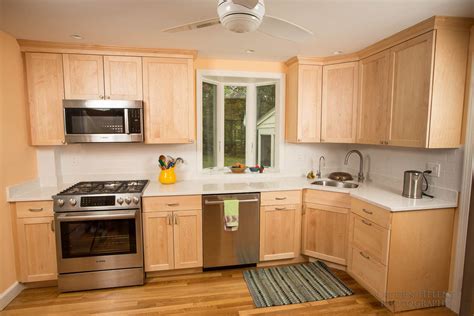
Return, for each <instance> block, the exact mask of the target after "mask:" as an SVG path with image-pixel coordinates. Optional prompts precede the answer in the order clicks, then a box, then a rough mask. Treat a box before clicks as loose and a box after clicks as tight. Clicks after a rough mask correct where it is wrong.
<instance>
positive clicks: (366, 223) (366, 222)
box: [362, 219, 372, 226]
mask: <svg viewBox="0 0 474 316" xmlns="http://www.w3.org/2000/svg"><path fill="white" fill-rule="evenodd" d="M362 223H364V224H365V225H367V226H372V223H371V222H368V221H366V220H365V219H363V220H362Z"/></svg>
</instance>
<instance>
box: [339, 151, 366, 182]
mask: <svg viewBox="0 0 474 316" xmlns="http://www.w3.org/2000/svg"><path fill="white" fill-rule="evenodd" d="M352 153H356V154H357V155H359V159H360V166H359V173H358V174H357V181H358V182H364V157H362V154H361V152H360V151H358V150H356V149H353V150H350V151H349V152H348V153H347V155H346V158H345V159H344V164H345V165H347V163H348V162H349V157H350V156H351V154H352Z"/></svg>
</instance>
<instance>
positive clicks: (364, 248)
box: [347, 199, 454, 312]
mask: <svg viewBox="0 0 474 316" xmlns="http://www.w3.org/2000/svg"><path fill="white" fill-rule="evenodd" d="M453 223H454V209H434V210H416V211H402V212H390V211H388V210H385V209H382V208H379V207H377V206H375V205H372V204H370V203H366V202H364V201H361V200H358V199H352V206H351V213H350V224H349V248H348V249H349V254H348V264H347V271H348V273H349V274H350V275H351V276H352V277H353V278H354V279H355V280H356V281H357V282H358V283H360V284H361V285H362V286H363V287H364V288H366V289H367V290H368V291H369V292H370V293H371V294H373V295H374V296H375V297H376V298H377V299H379V300H380V301H381V302H382V303H383V304H384V305H385V306H386V307H387V308H388V309H390V310H391V311H392V312H399V311H405V310H411V309H418V308H424V307H430V306H442V305H444V302H445V293H446V292H447V291H448V285H449V268H450V262H451V245H452V238H453Z"/></svg>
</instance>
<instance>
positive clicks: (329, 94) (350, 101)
mask: <svg viewBox="0 0 474 316" xmlns="http://www.w3.org/2000/svg"><path fill="white" fill-rule="evenodd" d="M357 82H358V63H357V62H349V63H341V64H335V65H325V66H323V89H322V96H323V102H322V107H321V142H327V143H354V142H355V140H356V121H357V120H356V119H357V89H358V86H357V84H358V83H357Z"/></svg>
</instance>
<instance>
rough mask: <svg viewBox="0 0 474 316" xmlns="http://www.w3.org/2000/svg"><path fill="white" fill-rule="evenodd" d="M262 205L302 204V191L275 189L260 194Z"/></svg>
mask: <svg viewBox="0 0 474 316" xmlns="http://www.w3.org/2000/svg"><path fill="white" fill-rule="evenodd" d="M260 204H261V205H288V204H301V191H275V192H262V193H261V194H260Z"/></svg>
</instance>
